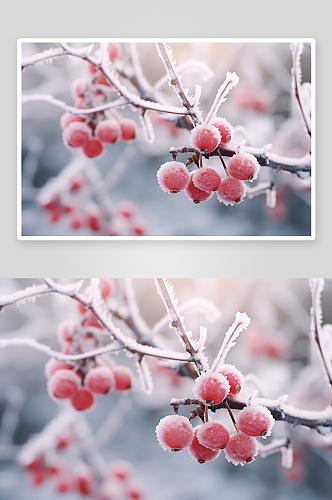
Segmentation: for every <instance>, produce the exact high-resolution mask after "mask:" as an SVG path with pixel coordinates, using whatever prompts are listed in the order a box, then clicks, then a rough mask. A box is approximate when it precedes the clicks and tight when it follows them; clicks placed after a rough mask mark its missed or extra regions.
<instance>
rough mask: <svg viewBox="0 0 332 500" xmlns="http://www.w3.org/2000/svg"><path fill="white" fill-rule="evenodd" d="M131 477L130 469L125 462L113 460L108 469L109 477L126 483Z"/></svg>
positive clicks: (128, 464)
mask: <svg viewBox="0 0 332 500" xmlns="http://www.w3.org/2000/svg"><path fill="white" fill-rule="evenodd" d="M131 475H132V467H131V465H130V463H129V462H127V461H126V460H115V461H114V462H112V463H111V465H110V467H109V476H115V477H117V478H118V479H120V481H126V480H127V479H128V478H129V477H130V476H131Z"/></svg>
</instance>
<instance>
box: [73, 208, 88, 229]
mask: <svg viewBox="0 0 332 500" xmlns="http://www.w3.org/2000/svg"><path fill="white" fill-rule="evenodd" d="M84 222H85V217H84V215H83V214H82V212H81V211H80V210H74V211H73V212H72V213H71V214H70V219H69V224H70V227H72V228H73V229H80V228H81V227H83V226H84Z"/></svg>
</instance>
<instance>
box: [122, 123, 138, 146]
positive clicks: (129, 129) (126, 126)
mask: <svg viewBox="0 0 332 500" xmlns="http://www.w3.org/2000/svg"><path fill="white" fill-rule="evenodd" d="M119 125H120V128H121V140H122V141H131V140H133V139H135V137H136V134H137V130H136V129H137V127H136V123H135V122H134V120H130V119H125V118H124V119H123V120H120V122H119Z"/></svg>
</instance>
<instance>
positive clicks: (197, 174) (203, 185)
mask: <svg viewBox="0 0 332 500" xmlns="http://www.w3.org/2000/svg"><path fill="white" fill-rule="evenodd" d="M192 180H193V183H194V185H195V186H196V187H197V188H199V189H202V190H203V191H217V189H218V188H219V186H220V183H221V176H220V174H219V172H218V170H216V169H215V168H213V167H208V166H205V167H202V168H199V169H198V170H195V171H194V173H193V176H192Z"/></svg>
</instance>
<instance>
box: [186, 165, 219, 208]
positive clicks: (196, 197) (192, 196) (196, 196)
mask: <svg viewBox="0 0 332 500" xmlns="http://www.w3.org/2000/svg"><path fill="white" fill-rule="evenodd" d="M194 173H195V171H194V172H191V174H190V180H189V184H188V186H187V187H186V189H185V190H184V192H185V193H186V195H187V197H188V198H189V200H191V201H193V202H194V203H196V205H197V204H198V203H201V202H202V201H207V200H209V199H210V198H211V196H212V195H213V191H203V190H202V189H199V188H198V187H196V186H195V184H194V182H193V176H194Z"/></svg>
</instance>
